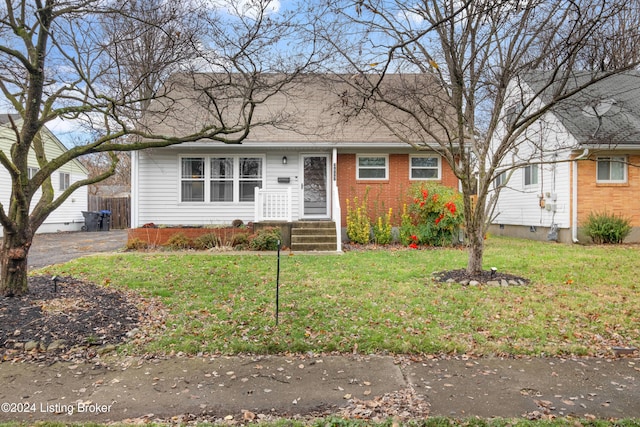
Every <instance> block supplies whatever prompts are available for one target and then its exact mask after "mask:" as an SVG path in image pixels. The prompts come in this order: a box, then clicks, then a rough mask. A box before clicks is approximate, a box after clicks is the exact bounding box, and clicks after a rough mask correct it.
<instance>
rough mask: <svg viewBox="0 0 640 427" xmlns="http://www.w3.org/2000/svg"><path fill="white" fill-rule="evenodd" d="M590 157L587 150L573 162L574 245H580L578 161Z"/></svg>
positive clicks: (572, 210)
mask: <svg viewBox="0 0 640 427" xmlns="http://www.w3.org/2000/svg"><path fill="white" fill-rule="evenodd" d="M587 156H589V149H588V148H585V149H584V151H583V152H582V154H580V155H579V156H578V157H576V158H574V159H573V161H572V166H573V167H572V177H571V179H572V190H571V193H572V194H571V204H572V206H571V208H572V209H571V240H572V241H573V243H579V240H578V160H582V159H585V158H587Z"/></svg>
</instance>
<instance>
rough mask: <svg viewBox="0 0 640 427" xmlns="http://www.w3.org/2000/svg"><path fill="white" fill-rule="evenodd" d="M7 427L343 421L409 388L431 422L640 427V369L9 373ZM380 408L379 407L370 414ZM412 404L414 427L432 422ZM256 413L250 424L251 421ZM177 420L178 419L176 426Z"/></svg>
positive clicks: (591, 364)
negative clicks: (199, 420)
mask: <svg viewBox="0 0 640 427" xmlns="http://www.w3.org/2000/svg"><path fill="white" fill-rule="evenodd" d="M0 383H1V384H3V387H2V390H1V391H0V403H2V404H3V405H2V411H0V421H9V420H20V421H35V420H49V421H59V422H81V421H94V422H104V421H122V420H133V419H140V418H143V419H148V420H154V419H160V420H170V419H171V418H172V417H178V419H180V417H181V416H182V415H183V414H192V416H197V417H205V418H206V419H208V420H215V419H219V420H224V419H225V418H226V420H227V421H229V422H231V423H233V422H234V421H235V422H240V421H243V419H251V420H252V419H254V417H255V419H260V418H268V417H274V416H283V417H291V416H295V415H301V416H305V415H313V414H328V413H338V412H340V410H341V408H344V407H348V406H350V405H351V406H352V407H353V406H354V405H355V404H358V403H359V404H361V407H363V408H365V410H362V411H361V412H360V414H359V415H360V416H363V417H364V418H366V415H367V414H366V408H369V407H371V408H374V407H378V406H380V405H384V402H385V399H381V398H380V396H384V395H386V394H393V393H395V392H398V391H402V390H407V389H410V390H412V391H413V392H414V394H415V395H418V396H421V397H423V398H424V401H426V402H427V403H428V406H429V408H428V409H429V415H430V416H438V415H441V416H451V417H456V418H462V417H469V416H479V417H496V416H498V417H523V416H525V417H529V418H532V417H539V416H544V415H548V416H576V417H587V418H592V417H596V418H622V417H633V418H640V359H638V358H635V359H632V358H624V359H616V360H606V359H577V360H563V359H497V358H486V359H477V360H474V359H468V360H462V359H438V358H434V359H431V360H424V361H413V362H411V361H407V360H406V358H404V357H403V358H393V357H386V356H313V355H312V356H291V357H286V356H255V357H249V356H245V357H171V358H168V359H164V360H156V359H151V360H144V359H135V358H125V359H113V360H111V361H110V362H108V363H107V362H103V363H95V362H93V363H86V364H82V363H80V364H78V363H76V364H68V363H56V364H54V365H51V366H38V365H36V364H30V363H22V364H11V363H0ZM367 402H372V403H367ZM411 405H412V402H406V408H405V409H404V410H403V416H404V417H415V416H418V417H420V416H424V411H422V412H414V411H413V410H412V407H411ZM248 414H249V415H248ZM175 419H176V418H174V420H175Z"/></svg>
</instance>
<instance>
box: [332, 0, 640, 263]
mask: <svg viewBox="0 0 640 427" xmlns="http://www.w3.org/2000/svg"><path fill="white" fill-rule="evenodd" d="M630 7H631V5H630V4H629V3H627V2H622V1H618V2H616V1H614V2H611V1H605V0H576V1H571V2H565V1H560V0H558V1H547V0H544V1H543V0H533V1H531V0H528V1H519V0H503V1H493V0H491V1H489V0H487V1H459V0H444V1H443V0H423V1H421V2H417V3H407V2H404V1H399V0H398V1H390V2H383V1H376V0H360V1H357V2H356V4H355V7H354V6H353V4H351V5H347V4H342V3H341V2H340V0H337V2H336V3H332V4H331V5H330V6H329V7H328V9H326V10H324V11H323V12H322V15H323V16H324V17H325V18H326V22H327V23H326V25H325V28H326V31H325V32H324V38H325V39H326V40H328V41H329V42H330V43H331V44H332V47H333V49H334V52H335V55H336V56H335V57H334V61H335V63H339V64H342V68H341V69H340V71H341V72H342V73H344V74H343V75H345V74H346V75H347V78H346V79H345V81H348V82H349V83H350V84H351V88H352V92H353V93H355V94H358V97H359V98H358V100H357V102H354V103H353V108H352V112H353V113H354V114H358V113H359V112H360V111H362V110H366V111H368V112H370V113H372V114H374V115H375V116H377V118H378V120H380V121H381V122H382V123H384V124H385V125H386V126H387V127H388V128H389V129H390V130H391V131H392V132H394V133H395V134H396V135H397V136H398V137H399V138H401V139H402V140H404V141H406V142H407V143H408V144H411V145H413V146H414V147H416V149H419V150H435V151H437V152H438V153H439V154H440V155H441V156H442V157H443V158H444V159H445V160H446V161H447V163H448V164H449V165H450V167H451V168H452V170H453V172H454V173H455V175H456V176H457V177H458V178H459V180H460V182H461V187H462V191H463V196H464V197H463V199H464V205H465V206H464V214H465V232H466V235H467V239H468V248H469V258H468V264H467V272H468V273H469V274H478V273H480V272H481V271H482V261H483V254H484V236H485V233H486V230H487V227H488V225H489V219H490V216H491V210H492V206H493V203H494V202H495V200H494V199H495V196H496V193H494V192H493V191H492V189H493V183H494V181H495V180H496V178H497V176H498V175H499V174H500V173H501V172H502V171H501V170H499V166H500V165H501V164H502V163H503V161H504V160H505V158H506V156H507V155H508V153H510V152H512V151H513V150H514V149H515V148H517V145H518V144H519V143H520V141H521V139H520V138H519V137H520V136H521V135H522V134H523V132H525V130H526V129H527V128H528V127H530V126H531V124H532V123H535V122H536V120H538V119H539V118H541V117H542V116H543V115H544V114H545V112H547V111H549V110H550V109H551V108H553V107H554V106H556V105H558V103H560V102H562V101H563V100H566V99H568V98H570V97H571V96H572V95H575V94H577V93H579V92H580V91H582V90H583V89H585V88H587V87H589V86H590V85H591V84H593V83H594V82H597V81H599V80H601V79H604V78H606V77H607V76H609V75H611V74H614V73H617V72H621V71H624V70H626V69H628V68H630V67H633V66H634V65H635V64H636V60H635V58H633V57H629V58H628V60H626V61H625V62H624V64H616V66H615V68H614V69H609V70H608V71H606V72H604V73H592V74H589V75H588V78H586V79H584V78H583V79H581V80H580V82H579V84H573V83H575V79H574V72H575V71H577V70H578V69H579V68H581V67H582V66H583V65H584V61H582V59H583V57H584V55H585V53H586V52H587V50H588V49H589V47H590V46H591V45H592V43H593V40H592V37H593V34H594V33H597V32H599V31H606V32H608V34H609V37H610V40H611V43H613V44H616V43H622V41H623V40H624V39H625V38H627V39H635V38H636V37H637V34H638V33H637V31H638V29H637V25H634V26H631V25H628V26H626V27H624V31H625V33H624V34H623V33H622V32H621V31H613V29H614V28H616V27H615V25H614V24H615V20H616V19H619V17H620V16H621V15H620V14H621V13H627V12H628V13H629V14H632V12H634V13H637V10H635V11H629V10H628V9H629V8H630ZM581 61H582V62H581ZM543 71H544V73H543ZM526 73H538V76H539V78H540V79H542V80H538V85H537V86H536V90H535V92H534V93H530V91H526V90H525V91H520V92H518V90H517V89H522V87H519V86H518V83H517V82H518V78H519V77H522V76H524V75H525V74H526ZM392 74H393V75H395V77H393V79H392V80H395V81H396V82H397V81H400V83H399V84H398V83H396V84H395V89H393V90H390V89H389V88H388V86H389V85H385V84H384V82H385V81H387V80H388V79H389V78H390V77H391V75H392ZM398 75H400V76H402V78H398V77H397V76H398ZM514 82H515V86H514ZM518 93H519V95H518ZM524 93H527V94H528V97H526V98H525V97H523V96H522V94H524ZM543 94H544V100H545V102H544V103H541V102H539V100H540V99H541V97H542V95H543ZM514 98H515V99H514ZM516 101H517V102H516ZM516 104H518V105H519V106H520V108H517V109H516V110H515V111H514V112H513V114H511V118H510V119H509V120H508V121H505V115H504V112H505V111H506V110H508V109H509V108H510V107H512V105H516ZM390 108H391V109H392V110H396V111H398V112H401V113H402V117H403V120H402V121H399V120H394V115H393V114H389V109H390ZM396 117H398V115H396ZM406 117H409V118H410V119H407V118H406ZM497 131H500V132H499V133H500V136H499V137H498V138H495V137H494V138H493V140H492V139H491V137H492V136H494V135H497ZM554 148H556V147H554ZM531 161H533V162H536V161H539V158H533V157H529V158H528V159H521V161H520V162H519V163H518V165H516V166H515V167H517V166H522V165H524V164H526V163H527V162H531ZM476 193H477V195H476V198H475V201H474V198H473V197H472V195H475V194H476Z"/></svg>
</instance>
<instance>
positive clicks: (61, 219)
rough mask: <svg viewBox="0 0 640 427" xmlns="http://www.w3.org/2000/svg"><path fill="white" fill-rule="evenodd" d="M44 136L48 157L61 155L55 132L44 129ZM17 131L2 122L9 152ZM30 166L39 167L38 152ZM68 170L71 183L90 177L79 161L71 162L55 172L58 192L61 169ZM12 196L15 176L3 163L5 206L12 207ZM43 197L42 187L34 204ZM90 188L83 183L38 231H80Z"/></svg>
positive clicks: (0, 134) (0, 131)
mask: <svg viewBox="0 0 640 427" xmlns="http://www.w3.org/2000/svg"><path fill="white" fill-rule="evenodd" d="M44 137H45V138H47V140H46V143H45V153H46V156H47V158H48V159H52V158H54V157H57V156H58V155H60V154H62V153H63V150H64V149H63V148H62V147H61V143H59V142H57V141H54V139H53V138H55V137H53V136H52V135H51V134H49V133H48V131H46V130H45V131H44ZM12 138H13V135H12V133H11V132H10V130H9V129H8V128H7V127H5V126H2V127H0V150H2V151H4V152H5V153H8V152H9V150H10V148H11V145H12V144H13V139H12ZM28 163H29V166H32V167H37V165H38V162H37V161H36V157H35V154H34V153H33V152H32V153H31V154H30V156H29V162H28ZM59 172H67V173H69V174H70V180H69V184H73V183H74V182H77V181H80V180H82V179H86V177H87V175H86V173H85V170H84V169H83V168H82V167H81V166H80V165H79V164H78V163H76V162H75V161H72V162H69V163H67V164H66V165H64V166H63V167H61V168H60V169H59V170H58V171H56V172H54V173H53V175H52V176H51V181H52V184H53V188H54V191H55V196H56V197H57V196H58V195H59V194H60V191H59V188H60V187H59V185H60V173H59ZM10 197H11V177H10V176H9V172H7V170H6V169H4V168H3V167H0V203H2V204H3V206H4V207H5V209H7V208H8V205H9V199H10ZM39 198H40V190H38V192H36V194H35V196H34V197H33V201H32V208H33V206H35V205H36V203H37V202H38V200H39ZM87 204H88V200H87V188H86V187H81V188H80V189H78V190H76V191H75V192H74V193H73V195H72V196H71V197H69V199H67V200H66V201H65V202H64V203H63V204H62V205H61V206H60V207H59V208H58V209H56V210H55V211H53V212H52V213H51V214H50V215H49V217H48V218H47V219H46V220H45V222H44V223H43V224H42V225H41V226H40V228H39V229H38V231H37V232H38V233H53V232H58V231H78V230H80V229H81V227H82V226H83V225H84V216H83V215H82V211H86V210H87ZM1 235H2V229H1V228H0V236H1Z"/></svg>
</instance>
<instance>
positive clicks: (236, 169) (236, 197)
mask: <svg viewBox="0 0 640 427" xmlns="http://www.w3.org/2000/svg"><path fill="white" fill-rule="evenodd" d="M189 158H193V159H203V160H204V178H203V180H204V200H203V201H183V200H182V181H183V178H182V159H189ZM246 158H250V159H260V161H261V176H260V178H259V181H261V185H260V188H265V185H266V182H267V179H266V170H267V159H266V156H265V155H264V154H215V155H201V154H189V155H187V154H185V155H180V156H178V203H180V204H191V205H192V204H196V205H201V204H215V205H218V206H219V205H242V204H253V203H255V200H251V201H240V181H241V179H240V159H246ZM212 159H231V160H232V161H233V181H232V182H233V200H232V201H212V200H211V182H212V179H213V174H212V173H211V161H212Z"/></svg>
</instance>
